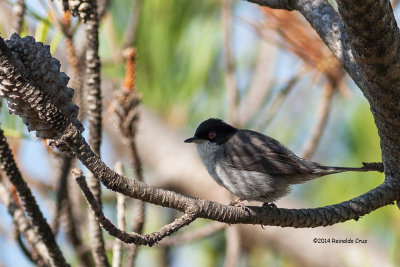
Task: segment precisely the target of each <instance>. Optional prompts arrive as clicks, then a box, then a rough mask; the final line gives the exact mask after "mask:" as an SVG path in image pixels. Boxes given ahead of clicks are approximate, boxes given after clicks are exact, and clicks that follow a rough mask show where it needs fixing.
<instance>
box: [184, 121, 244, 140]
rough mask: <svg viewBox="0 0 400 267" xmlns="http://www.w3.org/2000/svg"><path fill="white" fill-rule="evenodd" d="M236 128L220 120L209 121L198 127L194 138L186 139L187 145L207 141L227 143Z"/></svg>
mask: <svg viewBox="0 0 400 267" xmlns="http://www.w3.org/2000/svg"><path fill="white" fill-rule="evenodd" d="M236 132H237V129H236V128H235V127H232V126H230V125H229V124H227V123H225V122H223V121H222V120H220V119H208V120H205V121H203V122H202V123H201V124H200V125H199V127H197V130H196V133H195V134H194V137H192V138H189V139H186V140H185V142H186V143H198V142H201V141H203V140H207V141H210V142H213V143H217V144H219V145H220V144H223V143H225V142H226V141H227V140H228V139H229V138H230V137H231V136H232V135H233V134H234V133H236Z"/></svg>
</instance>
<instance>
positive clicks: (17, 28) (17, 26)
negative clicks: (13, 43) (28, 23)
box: [12, 0, 25, 34]
mask: <svg viewBox="0 0 400 267" xmlns="http://www.w3.org/2000/svg"><path fill="white" fill-rule="evenodd" d="M24 15H25V0H17V2H16V3H15V4H14V7H13V17H14V21H13V26H12V29H13V32H16V33H18V34H21V31H22V25H23V22H24Z"/></svg>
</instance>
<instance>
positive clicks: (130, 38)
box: [122, 0, 142, 49]
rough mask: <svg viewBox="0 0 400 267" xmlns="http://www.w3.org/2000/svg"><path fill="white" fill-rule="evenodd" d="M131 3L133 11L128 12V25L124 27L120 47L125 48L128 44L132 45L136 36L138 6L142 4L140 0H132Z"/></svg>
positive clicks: (138, 14)
mask: <svg viewBox="0 0 400 267" xmlns="http://www.w3.org/2000/svg"><path fill="white" fill-rule="evenodd" d="M132 4H133V12H132V13H131V14H130V17H129V20H128V26H127V27H126V31H125V34H124V40H123V41H122V48H123V49H126V48H128V47H129V46H132V45H133V42H134V41H135V37H136V29H137V24H138V21H139V16H140V12H139V11H140V7H141V5H142V0H134V1H132Z"/></svg>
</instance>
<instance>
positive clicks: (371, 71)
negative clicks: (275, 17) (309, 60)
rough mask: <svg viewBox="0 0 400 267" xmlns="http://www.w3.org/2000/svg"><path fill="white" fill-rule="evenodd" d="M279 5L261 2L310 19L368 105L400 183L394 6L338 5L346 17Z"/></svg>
mask: <svg viewBox="0 0 400 267" xmlns="http://www.w3.org/2000/svg"><path fill="white" fill-rule="evenodd" d="M277 2H278V1H275V0H263V1H257V3H258V4H260V5H264V6H268V7H271V8H284V9H289V10H292V9H293V10H298V11H300V12H301V13H302V15H303V16H304V17H305V18H306V19H307V20H308V22H309V23H310V24H311V26H312V27H313V28H314V29H315V30H316V32H317V33H318V34H319V36H320V37H321V39H322V40H323V41H324V42H325V44H326V45H327V46H328V47H329V49H330V50H331V51H332V52H333V54H334V55H335V56H336V57H337V58H338V60H339V61H340V62H341V64H342V66H343V67H344V69H345V70H346V71H347V73H348V74H349V75H350V77H351V78H352V79H353V80H354V82H355V83H356V84H357V85H358V86H359V87H360V89H361V91H362V92H363V93H364V95H365V97H366V98H367V100H368V101H369V103H370V105H371V111H372V114H373V116H374V118H375V123H376V125H377V128H378V133H379V136H380V137H381V148H382V159H383V160H382V161H383V163H384V164H385V171H386V173H387V174H390V175H389V177H391V178H395V179H400V178H397V177H399V176H398V175H397V174H398V173H399V170H400V161H399V159H400V133H399V131H398V129H399V128H400V119H399V118H400V110H399V109H398V99H399V98H400V91H399V90H398V88H399V87H400V79H398V78H397V77H399V74H400V73H399V72H400V53H399V47H400V36H399V30H398V27H397V23H396V20H395V18H394V15H393V10H392V8H391V6H390V2H389V1H387V0H380V1H374V0H368V1H361V2H360V1H349V0H338V1H337V4H338V9H339V13H340V15H341V18H340V17H339V14H338V13H337V12H336V11H335V10H334V9H333V7H332V6H331V5H330V4H329V2H328V1H325V0H293V1H279V3H277Z"/></svg>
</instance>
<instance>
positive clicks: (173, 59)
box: [101, 0, 222, 121]
mask: <svg viewBox="0 0 400 267" xmlns="http://www.w3.org/2000/svg"><path fill="white" fill-rule="evenodd" d="M122 2H123V3H122ZM132 12H133V10H132V1H118V2H115V1H114V2H113V4H112V8H111V13H112V21H111V20H106V23H113V25H114V27H113V28H112V30H113V31H114V34H113V35H106V36H103V37H104V38H108V39H107V40H106V43H107V50H108V49H110V48H111V47H118V46H119V45H120V43H121V42H122V41H123V39H124V32H125V30H126V27H127V21H128V20H129V19H130V16H131V13H132ZM139 14H140V16H139V21H138V25H137V31H136V37H135V43H134V45H135V46H136V47H137V49H138V54H139V56H138V63H137V75H136V77H137V78H136V82H137V88H138V90H139V91H141V92H142V93H143V101H144V103H145V104H146V105H148V106H150V107H152V108H153V109H155V110H157V111H159V112H160V113H163V114H164V115H168V113H169V112H171V110H172V108H173V107H175V108H177V106H180V110H179V113H180V114H181V115H182V116H184V114H187V113H188V112H187V109H188V108H189V107H190V105H188V102H190V101H191V100H190V99H191V97H192V96H193V94H198V93H200V92H206V93H207V92H208V93H210V94H211V95H212V96H215V95H216V94H214V93H213V92H212V91H214V90H221V89H222V86H221V81H222V75H221V72H220V71H215V69H216V68H219V65H220V64H221V63H220V59H219V54H220V43H221V33H220V30H216V29H219V28H220V16H219V2H218V1H211V0H208V1H201V2H195V1H190V0H180V1H163V0H154V1H141V5H140V11H139ZM108 27H109V26H107V25H104V26H103V28H108ZM111 37H114V39H111ZM118 43H119V44H118ZM101 52H102V59H103V60H104V61H105V62H107V60H108V59H110V57H112V55H113V53H112V51H111V53H110V51H105V49H102V50H101ZM217 66H218V67H217ZM104 67H105V73H106V74H111V75H115V74H116V69H117V72H119V73H118V75H119V76H120V77H122V76H123V74H124V73H123V71H122V70H123V67H122V63H119V64H115V63H114V62H112V61H111V63H110V64H105V65H104ZM175 115H176V114H175ZM185 120H186V118H183V119H182V120H180V121H185Z"/></svg>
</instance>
